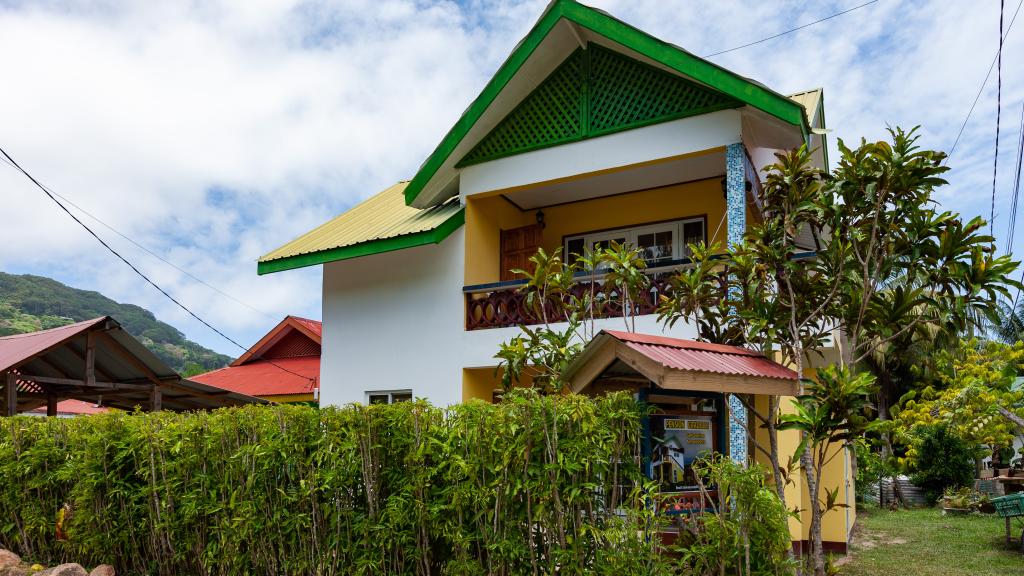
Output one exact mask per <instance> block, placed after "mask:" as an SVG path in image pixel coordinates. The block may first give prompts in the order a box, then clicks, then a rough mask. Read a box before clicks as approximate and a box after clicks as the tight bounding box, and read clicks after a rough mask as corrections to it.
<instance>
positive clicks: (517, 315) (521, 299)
mask: <svg viewBox="0 0 1024 576" xmlns="http://www.w3.org/2000/svg"><path fill="white" fill-rule="evenodd" d="M689 265H690V261H689V260H688V259H683V260H676V261H673V262H671V263H668V264H667V265H662V266H658V267H656V268H650V269H648V270H647V275H648V277H650V279H651V282H650V286H649V288H648V289H647V290H646V291H645V292H644V293H643V294H642V295H641V297H640V298H639V299H637V300H636V301H634V302H632V307H633V310H632V313H633V315H636V316H643V315H646V314H654V313H655V312H656V311H657V308H658V304H659V301H660V297H661V295H662V294H665V295H668V294H669V293H670V291H671V282H670V279H671V277H672V276H673V275H674V274H675V272H676V271H678V270H679V269H681V268H684V267H686V266H689ZM723 282H724V278H723ZM524 283H525V281H523V280H509V281H505V282H494V283H492V284H479V285H475V286H466V287H465V288H463V292H464V293H465V296H466V330H482V329H486V328H506V327H509V326H520V325H525V326H530V325H536V324H541V323H543V321H544V316H547V319H548V321H549V322H552V323H555V322H561V321H564V320H565V315H566V306H565V305H566V303H567V302H568V300H569V298H571V297H576V298H583V297H584V295H586V294H588V293H590V292H591V291H593V293H594V294H597V295H598V298H599V301H600V305H599V306H596V307H595V309H596V310H595V314H594V316H595V317H596V318H613V317H619V316H622V299H621V298H619V294H618V292H617V291H616V290H615V289H614V288H610V287H608V286H606V284H605V279H604V277H603V276H602V275H596V276H590V275H587V274H581V275H578V276H577V282H576V284H574V285H573V287H572V288H571V289H570V293H569V295H563V296H562V297H561V298H549V299H548V301H547V302H546V303H545V305H544V310H543V311H542V310H540V309H539V306H531V305H530V304H528V303H527V295H526V292H524V291H522V290H520V288H521V287H522V286H523V284H524ZM723 289H724V284H723Z"/></svg>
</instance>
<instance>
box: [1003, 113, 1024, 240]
mask: <svg viewBox="0 0 1024 576" xmlns="http://www.w3.org/2000/svg"><path fill="white" fill-rule="evenodd" d="M1022 162H1024V102H1021V106H1020V124H1019V127H1018V129H1017V161H1016V164H1014V167H1013V175H1014V176H1013V193H1012V195H1011V196H1010V198H1011V201H1010V226H1009V229H1008V230H1007V231H1006V253H1007V254H1013V244H1014V238H1015V237H1016V236H1017V206H1018V202H1019V199H1020V173H1021V163H1022Z"/></svg>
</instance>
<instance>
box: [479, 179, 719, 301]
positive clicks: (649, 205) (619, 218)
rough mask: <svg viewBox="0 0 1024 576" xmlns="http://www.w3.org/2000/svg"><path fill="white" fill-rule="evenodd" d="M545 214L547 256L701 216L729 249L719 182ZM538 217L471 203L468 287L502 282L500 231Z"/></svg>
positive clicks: (499, 204)
mask: <svg viewBox="0 0 1024 576" xmlns="http://www.w3.org/2000/svg"><path fill="white" fill-rule="evenodd" d="M513 199H514V197H513ZM543 210H544V220H545V223H546V227H545V229H544V249H545V250H548V251H550V250H554V249H555V248H558V247H559V246H562V242H563V238H564V237H566V236H573V235H576V234H582V233H585V232H592V231H596V230H608V229H615V228H626V227H630V226H636V225H640V224H647V223H651V222H662V221H666V220H680V219H683V218H689V217H696V216H706V218H707V233H708V236H709V239H710V240H711V241H718V242H723V243H724V241H725V237H726V222H725V197H724V196H723V194H722V185H721V179H720V178H709V179H707V180H700V181H698V182H690V183H687V184H675V185H672V186H664V187H661V188H653V189H651V190H644V191H641V192H631V193H629V194H619V195H615V196H605V197H602V198H595V199H592V200H586V201H581V202H573V203H570V204H562V205H556V206H548V207H546V208H544V209H543ZM535 214H536V210H527V211H520V210H519V209H518V208H516V207H515V206H513V205H512V204H511V203H510V202H509V201H507V200H505V199H504V198H502V197H500V196H493V195H491V196H486V197H482V198H475V197H469V198H467V199H466V273H465V276H466V280H465V282H466V284H467V285H471V284H485V283H488V282H497V281H498V280H499V279H500V278H501V270H500V265H501V262H500V250H501V230H502V229H510V228H516V227H519V226H526V225H529V224H532V223H534V222H535V221H536V216H535ZM716 232H717V234H716Z"/></svg>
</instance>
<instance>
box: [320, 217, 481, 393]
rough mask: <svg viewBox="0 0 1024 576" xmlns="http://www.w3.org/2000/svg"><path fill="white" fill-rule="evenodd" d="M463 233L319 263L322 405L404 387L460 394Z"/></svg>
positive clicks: (420, 390) (461, 231)
mask: <svg viewBox="0 0 1024 576" xmlns="http://www.w3.org/2000/svg"><path fill="white" fill-rule="evenodd" d="M464 238H465V232H464V229H459V230H456V231H455V232H454V233H452V235H451V236H449V237H448V238H447V239H445V240H444V242H442V243H441V244H436V245H434V244H431V245H427V246H418V247H416V248H408V249H405V250H398V251H395V252H385V253H383V254H376V255H373V256H364V257H362V258H353V259H351V260H341V261H339V262H331V263H329V264H325V265H324V293H323V320H324V323H323V353H322V355H321V360H320V403H321V405H325V406H326V405H341V404H348V403H350V402H363V403H365V402H366V392H367V391H371V390H402V389H411V390H412V392H413V395H414V396H415V397H417V398H420V397H422V398H427V399H429V400H430V401H431V402H433V403H435V404H437V405H441V406H445V405H448V404H454V403H458V402H461V401H462V364H461V360H460V358H459V356H460V351H459V346H458V344H459V341H460V340H461V337H462V333H463V310H464V305H463V296H462V279H463V273H462V267H463V259H464V256H463V252H464V250H463V243H464ZM492 354H493V353H492Z"/></svg>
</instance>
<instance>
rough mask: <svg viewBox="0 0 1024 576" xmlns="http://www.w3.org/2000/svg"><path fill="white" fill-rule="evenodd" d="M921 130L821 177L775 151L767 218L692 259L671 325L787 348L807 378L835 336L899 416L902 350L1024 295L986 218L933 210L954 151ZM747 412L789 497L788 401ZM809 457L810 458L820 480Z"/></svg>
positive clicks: (924, 344) (854, 152) (923, 351)
mask: <svg viewBox="0 0 1024 576" xmlns="http://www.w3.org/2000/svg"><path fill="white" fill-rule="evenodd" d="M915 132H916V129H915V130H910V131H909V132H908V131H904V130H901V129H899V128H897V129H894V130H890V137H891V141H880V142H867V141H865V140H862V141H861V142H860V145H859V146H858V147H857V148H849V147H847V146H846V145H845V144H844V143H843V142H842V141H840V142H839V145H838V146H839V150H840V159H839V162H838V165H837V166H836V168H835V169H834V170H833V171H832V172H831V173H825V172H823V171H820V170H818V169H816V168H814V167H813V166H812V165H811V162H810V154H809V152H808V150H806V148H800V149H798V150H793V151H790V152H786V153H780V154H778V155H777V162H776V163H775V164H773V165H771V166H769V167H768V168H767V176H766V180H765V185H764V187H763V190H762V192H761V198H760V200H761V202H759V204H760V205H761V206H764V211H763V215H762V221H761V222H760V223H758V224H756V225H754V226H752V227H750V229H749V230H748V232H747V234H746V237H745V238H744V240H743V241H742V242H740V243H738V244H735V245H733V246H730V247H728V249H726V250H725V251H724V252H723V253H718V251H717V250H716V249H700V248H699V247H698V249H696V250H694V265H693V267H692V268H690V269H687V270H683V271H681V272H679V274H678V275H677V276H676V278H675V279H674V281H673V283H672V289H673V290H672V293H671V294H670V295H668V296H666V297H665V299H664V301H663V302H662V304H661V307H660V313H661V317H662V319H663V320H664V321H665V322H667V323H669V324H672V323H674V322H675V321H677V320H680V319H684V320H686V321H688V322H692V323H694V324H695V325H696V327H697V328H698V330H699V334H700V337H701V338H703V339H706V340H710V341H714V342H721V343H730V344H737V345H742V346H747V347H750V348H754V349H757V350H760V351H762V352H764V353H766V354H775V353H777V354H778V355H779V356H781V360H782V361H783V362H784V363H786V364H788V365H790V366H792V367H794V368H795V369H797V371H798V372H800V373H803V369H804V366H805V363H806V361H807V360H809V359H810V358H811V356H810V354H813V351H814V350H816V349H818V348H820V346H821V345H822V344H823V343H824V342H825V341H826V339H827V338H829V337H831V338H834V339H835V341H836V343H837V344H838V346H837V348H838V349H839V350H840V352H841V354H842V360H843V364H844V365H845V366H847V367H849V369H850V370H855V371H868V372H874V373H876V374H878V375H880V376H881V378H880V380H881V382H880V384H881V385H880V386H878V387H873V388H872V389H873V390H874V393H875V394H876V403H877V406H878V413H879V416H880V418H881V419H882V420H888V419H889V407H890V406H891V405H892V404H893V403H894V402H895V400H896V398H898V397H899V396H898V393H899V392H902V390H901V389H900V388H898V387H896V386H894V384H895V383H896V382H897V381H895V380H893V379H892V378H891V377H890V375H891V373H890V372H889V368H890V367H892V366H901V365H902V366H904V367H910V366H912V365H913V364H912V357H910V356H907V357H903V356H901V355H902V354H904V352H905V351H908V350H913V351H914V352H915V353H916V354H919V355H921V356H927V355H929V354H930V352H931V351H932V350H934V346H935V345H936V344H939V345H941V344H943V343H945V342H949V341H953V340H955V339H956V338H959V337H960V335H961V334H962V333H963V332H964V331H967V330H969V329H972V328H974V327H979V326H981V325H982V323H983V322H984V320H985V319H986V318H991V317H994V316H995V314H996V312H997V310H998V301H999V299H1000V298H1006V297H1008V295H1009V288H1010V287H1013V286H1018V284H1017V283H1016V281H1014V280H1012V279H1011V278H1010V274H1011V273H1012V272H1013V271H1014V269H1015V268H1016V266H1017V263H1016V262H1013V261H1012V260H1011V259H1010V258H1009V257H1008V256H1000V257H995V256H994V255H993V254H992V251H991V249H990V246H991V243H992V238H991V237H989V236H986V235H984V234H982V233H981V230H982V228H983V227H984V225H985V223H984V221H982V220H981V219H977V218H976V219H973V220H970V221H968V222H966V223H965V222H964V221H963V220H961V219H960V217H959V216H958V215H956V214H953V213H950V212H940V211H938V210H936V206H935V202H934V200H933V199H932V194H933V191H934V189H935V188H936V187H938V186H942V185H944V184H945V183H946V182H945V180H943V179H942V178H941V175H942V173H944V172H945V171H946V170H947V168H946V167H945V166H943V164H942V160H943V159H944V158H945V154H944V153H942V152H938V151H932V150H921V149H920V148H919V147H918V146H917V144H916V142H917V136H916V134H915ZM808 252H810V254H808ZM808 256H809V257H808ZM918 365H920V364H918ZM907 380H908V379H904V380H901V381H900V382H906V381H907ZM748 409H751V413H752V414H753V416H754V418H755V419H756V420H757V421H758V422H760V424H761V425H763V426H764V427H765V428H766V429H767V430H768V434H767V436H768V439H769V447H768V448H767V449H763V448H759V449H762V450H763V451H765V452H766V453H767V454H769V456H770V458H771V462H772V469H773V473H774V475H775V479H776V489H777V490H778V491H779V493H780V495H782V494H784V486H783V485H782V480H783V478H784V477H785V472H786V470H787V467H783V466H782V465H781V463H780V456H781V455H780V454H779V453H778V449H777V440H776V433H775V427H776V423H777V422H778V419H779V413H780V410H779V399H778V398H772V399H771V401H770V402H769V408H768V409H767V410H766V411H763V412H761V411H758V410H756V409H754V407H751V406H749V405H748ZM883 435H884V436H885V442H883V445H884V446H886V447H889V446H891V442H889V440H888V436H887V435H885V434H883ZM810 455H811V452H810V451H803V452H802V453H801V456H802V457H803V459H802V461H801V466H802V467H803V469H804V474H805V476H807V480H808V483H809V484H810V483H812V482H816V480H812V476H813V475H814V474H815V473H814V462H813V459H812V458H810Z"/></svg>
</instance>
